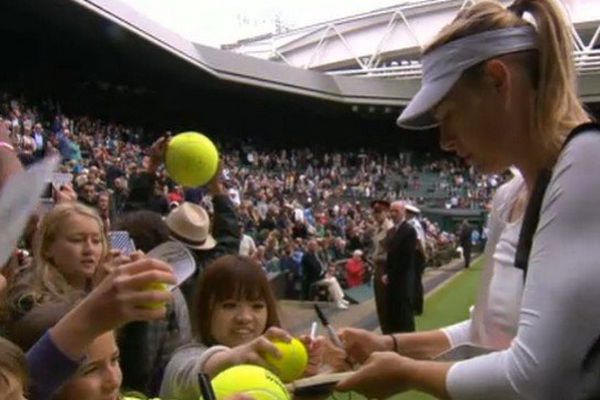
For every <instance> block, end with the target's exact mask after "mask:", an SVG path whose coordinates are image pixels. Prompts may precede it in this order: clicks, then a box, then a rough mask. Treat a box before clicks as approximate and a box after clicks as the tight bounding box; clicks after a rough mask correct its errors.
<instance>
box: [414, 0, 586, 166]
mask: <svg viewBox="0 0 600 400" xmlns="http://www.w3.org/2000/svg"><path fill="white" fill-rule="evenodd" d="M525 13H529V14H530V15H531V17H533V20H534V21H535V22H534V23H535V28H536V31H537V32H538V38H539V44H538V50H537V52H532V55H534V57H533V58H532V57H521V58H517V59H519V60H521V62H522V63H523V67H524V68H525V69H526V70H528V71H529V73H530V76H531V77H532V78H533V79H534V82H533V85H534V89H535V91H536V93H535V104H534V112H533V113H532V116H533V117H532V121H531V126H532V130H531V131H532V135H533V136H532V141H533V142H534V143H536V144H538V145H539V146H540V152H541V154H542V157H543V159H544V160H545V161H546V162H547V163H548V164H551V163H553V162H554V161H555V159H556V157H557V155H558V153H559V151H560V148H561V146H562V143H563V141H564V139H565V137H566V135H567V134H568V133H569V132H570V131H571V130H572V129H573V128H574V127H575V126H577V125H579V124H581V123H583V122H585V121H588V120H589V119H590V117H589V116H588V114H587V113H586V111H585V109H584V107H583V105H582V104H581V102H580V100H579V98H578V96H577V82H576V81H577V75H576V71H575V66H574V64H573V60H572V51H573V48H572V40H571V39H572V38H571V32H570V28H569V21H568V19H567V17H566V16H565V13H564V11H563V8H562V7H561V5H560V4H559V3H558V2H557V1H556V0H516V1H515V2H514V3H513V4H512V5H511V6H510V7H508V8H505V7H504V6H503V5H501V4H500V3H498V2H496V1H482V2H479V3H477V4H475V5H473V6H472V7H470V8H467V9H465V10H462V11H461V12H460V13H459V14H458V15H457V17H456V18H455V20H454V21H453V22H452V23H451V24H450V25H448V26H446V27H445V28H444V29H442V31H441V32H440V33H439V34H438V36H437V38H436V39H435V40H434V42H433V43H432V44H430V45H429V46H428V47H427V48H426V49H425V54H426V53H428V52H430V51H432V50H434V49H436V48H438V47H440V46H442V45H444V44H446V43H448V42H451V41H453V40H456V39H459V38H461V37H465V36H469V35H473V34H476V33H480V32H483V31H486V30H494V29H501V28H510V27H517V26H523V25H527V24H529V22H527V21H526V20H525V19H524V18H523V15H524V14H525ZM530 60H533V62H530ZM477 67H478V66H476V67H473V69H476V68H477Z"/></svg>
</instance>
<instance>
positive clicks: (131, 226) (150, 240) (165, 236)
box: [113, 210, 170, 253]
mask: <svg viewBox="0 0 600 400" xmlns="http://www.w3.org/2000/svg"><path fill="white" fill-rule="evenodd" d="M113 228H114V229H115V230H121V231H127V232H129V235H130V236H131V239H133V243H134V244H135V246H136V248H137V249H138V250H142V251H143V252H144V253H147V252H149V251H150V250H152V249H153V248H155V247H156V246H158V245H159V244H162V243H164V242H167V241H169V240H170V238H169V227H168V226H167V224H166V223H165V221H164V220H163V219H162V217H161V215H160V214H159V213H156V212H154V211H148V210H140V211H132V212H128V213H126V214H123V215H122V216H121V217H119V219H118V220H117V222H116V223H115V224H114V226H113Z"/></svg>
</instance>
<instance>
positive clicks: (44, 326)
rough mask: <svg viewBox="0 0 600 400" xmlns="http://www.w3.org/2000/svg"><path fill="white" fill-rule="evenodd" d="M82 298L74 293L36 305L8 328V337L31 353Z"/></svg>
mask: <svg viewBox="0 0 600 400" xmlns="http://www.w3.org/2000/svg"><path fill="white" fill-rule="evenodd" d="M80 298H81V296H79V295H78V294H75V293H73V294H72V295H70V296H68V297H67V296H64V297H61V298H57V299H52V300H48V301H45V302H43V303H38V304H36V305H35V306H34V307H33V308H32V309H31V310H30V311H29V312H28V313H27V314H25V315H24V316H23V317H22V318H20V319H19V320H16V321H12V322H10V323H9V324H8V325H7V326H6V337H7V338H8V339H9V340H10V341H12V342H13V343H15V344H16V345H17V346H19V347H20V348H21V350H23V351H24V352H27V351H29V349H31V347H33V345H34V344H35V343H36V342H37V341H38V340H40V339H41V338H42V336H44V334H45V333H46V332H47V331H48V330H49V329H50V328H52V327H53V326H54V325H56V324H57V323H58V321H60V320H61V318H62V317H64V316H65V315H66V314H67V313H68V312H69V311H71V309H72V308H73V307H75V305H76V304H77V301H78V300H79V299H80Z"/></svg>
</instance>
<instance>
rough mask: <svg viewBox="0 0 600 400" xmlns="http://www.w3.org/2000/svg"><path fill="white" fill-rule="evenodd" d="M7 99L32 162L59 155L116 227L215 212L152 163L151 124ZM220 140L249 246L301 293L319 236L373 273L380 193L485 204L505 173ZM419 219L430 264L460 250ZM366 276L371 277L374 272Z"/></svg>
mask: <svg viewBox="0 0 600 400" xmlns="http://www.w3.org/2000/svg"><path fill="white" fill-rule="evenodd" d="M0 98H1V102H0V115H3V116H5V118H7V119H9V121H10V127H11V138H12V140H13V143H14V145H15V147H17V148H18V151H19V155H20V158H21V161H22V162H23V164H25V165H27V164H31V163H32V162H35V161H36V160H38V159H40V158H42V157H43V156H44V155H46V154H49V153H53V152H57V153H60V155H61V157H62V160H63V163H62V165H61V167H60V172H62V173H67V174H72V186H73V190H74V191H75V192H76V193H77V194H78V197H79V200H80V201H81V202H82V203H84V204H86V205H88V206H92V207H94V208H96V209H97V210H98V211H99V213H100V215H101V217H102V219H103V221H104V223H105V226H106V229H107V230H110V228H111V224H113V223H114V222H115V220H116V219H117V218H118V217H119V216H120V215H122V214H123V213H124V212H125V211H127V210H128V209H134V208H136V207H135V206H136V204H139V203H140V202H143V203H144V204H145V208H147V209H149V210H151V211H155V212H157V213H160V214H161V215H166V214H168V213H169V211H170V210H172V209H173V208H175V207H177V206H178V205H180V204H181V203H182V202H183V201H190V202H194V203H198V204H201V205H202V206H203V207H205V208H206V209H207V210H208V211H209V213H211V212H212V209H211V207H212V202H211V201H210V196H209V195H207V193H206V192H205V191H204V189H202V188H199V189H188V188H183V187H181V186H179V185H177V184H176V183H175V182H173V181H172V180H170V179H169V178H168V176H167V173H166V171H165V169H164V168H163V167H156V166H155V165H154V164H153V163H152V162H151V150H150V146H149V143H148V142H144V140H146V139H147V138H146V136H145V135H144V132H143V131H142V130H141V129H136V128H132V127H127V126H124V125H120V124H115V123H108V122H105V121H101V120H98V119H94V118H90V117H73V118H71V117H68V116H66V115H64V114H63V113H62V112H61V109H60V106H59V105H58V104H57V103H54V102H52V101H46V102H42V103H40V104H39V105H38V106H34V105H31V104H29V103H28V102H27V101H26V100H25V99H23V98H14V97H10V96H9V95H8V94H1V95H0ZM165 135H166V136H169V135H171V133H170V132H166V133H165ZM220 144H221V146H220V147H221V149H222V160H223V161H222V181H223V183H224V184H225V186H226V189H227V190H228V193H229V197H230V199H231V201H232V202H233V203H234V204H235V206H236V208H237V213H238V218H239V225H240V226H239V229H240V233H241V235H242V241H241V246H240V253H241V254H244V255H249V256H251V257H253V258H255V259H256V260H257V261H259V262H260V263H261V265H263V267H264V268H265V269H266V271H268V272H277V271H281V270H285V271H288V272H290V274H289V276H290V285H289V288H288V289H289V291H290V293H289V294H290V295H292V296H294V295H297V294H298V293H297V292H298V291H299V289H300V288H299V286H300V281H301V275H302V270H301V267H300V265H301V263H300V261H301V257H302V254H303V253H304V252H305V250H306V245H307V243H308V240H309V239H313V238H314V239H316V240H317V243H318V246H319V249H320V257H321V259H322V260H324V261H325V262H327V264H328V265H343V266H346V262H347V260H352V259H353V254H354V255H356V254H357V253H356V251H360V252H361V258H362V260H364V261H365V265H366V267H365V270H366V271H367V272H368V270H369V268H368V265H369V263H368V260H369V256H370V253H371V252H372V250H373V241H372V238H373V233H374V230H375V221H374V219H373V214H372V211H371V209H370V207H369V203H370V202H371V201H372V200H374V199H388V200H394V199H398V198H400V199H405V200H407V201H409V202H411V203H412V204H415V205H417V206H421V207H423V206H431V205H433V206H436V205H437V206H441V207H445V208H484V207H485V206H486V204H487V202H488V201H489V199H490V198H491V194H492V191H493V189H494V188H495V187H497V186H498V185H499V184H500V183H501V181H502V179H503V178H502V177H501V176H495V175H494V176H485V175H480V174H476V173H475V172H474V171H473V170H472V169H471V168H467V167H465V166H464V165H461V164H459V162H458V161H457V160H453V159H434V158H433V157H431V156H425V157H423V158H422V159H420V160H413V159H412V157H411V154H410V153H400V154H399V155H397V156H395V157H393V156H390V155H387V154H382V153H377V152H374V151H367V150H362V149H361V150H358V151H356V152H354V153H339V152H318V151H313V150H310V149H287V150H266V149H264V150H261V149H260V148H259V146H258V145H250V144H248V143H242V144H236V145H235V146H233V145H232V144H231V143H220ZM148 172H149V173H150V174H154V175H155V176H156V179H155V180H154V183H153V185H154V190H153V196H152V197H151V198H150V199H147V198H140V194H138V193H136V190H135V187H137V186H140V185H139V182H136V180H138V181H139V180H144V179H145V173H148ZM421 223H422V225H423V227H424V230H425V232H426V243H427V249H426V250H427V252H428V255H429V258H430V260H435V255H436V254H437V253H438V252H439V251H440V249H444V248H447V247H454V246H455V243H456V237H455V234H454V233H453V232H445V231H443V230H441V229H440V227H439V226H438V225H437V224H436V223H434V222H431V221H430V220H428V219H427V218H424V217H422V218H421ZM350 264H353V262H350ZM350 269H351V268H350ZM348 270H349V269H344V268H342V271H346V272H347V271H348ZM346 272H343V273H342V274H340V275H339V279H340V281H341V283H342V284H343V286H345V287H347V286H348V285H352V284H354V283H356V274H355V273H354V275H352V274H351V275H352V276H350V277H349V276H346ZM363 275H364V278H362V279H364V280H365V281H366V280H368V278H369V274H368V273H365V274H363Z"/></svg>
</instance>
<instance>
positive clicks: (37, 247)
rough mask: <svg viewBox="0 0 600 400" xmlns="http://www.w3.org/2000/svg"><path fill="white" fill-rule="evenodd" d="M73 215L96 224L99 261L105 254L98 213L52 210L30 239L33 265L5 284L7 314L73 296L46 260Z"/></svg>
mask: <svg viewBox="0 0 600 400" xmlns="http://www.w3.org/2000/svg"><path fill="white" fill-rule="evenodd" d="M73 215H83V216H86V217H89V218H92V219H93V220H94V221H96V223H97V224H98V228H99V232H100V238H101V242H102V255H101V257H100V260H101V261H102V260H103V259H104V258H105V257H106V254H107V253H108V242H107V238H106V236H105V234H104V229H103V224H102V220H101V219H100V217H99V216H98V213H97V212H96V211H95V210H94V209H92V208H89V207H87V206H84V205H83V204H80V203H65V204H59V205H57V206H56V207H54V208H53V209H52V210H51V211H50V212H49V213H48V214H46V215H45V216H44V218H43V219H42V222H41V223H40V226H39V227H38V229H37V231H36V233H35V236H34V238H33V261H32V264H31V266H29V267H27V269H26V270H25V271H23V272H22V273H21V274H20V275H18V276H17V277H16V278H15V280H14V281H13V282H10V283H9V290H8V303H9V304H8V306H9V308H10V309H11V312H16V313H17V314H22V313H24V312H26V311H28V310H21V308H22V307H26V308H31V307H32V306H33V305H35V304H36V303H37V302H39V301H41V300H42V299H43V298H44V297H50V298H61V297H63V296H65V295H69V294H70V293H71V292H73V290H74V288H73V287H71V286H70V285H69V283H68V282H67V280H66V279H65V278H64V277H63V275H62V274H61V273H60V272H59V271H58V270H57V268H56V266H55V265H54V264H52V260H49V259H48V258H47V257H46V254H47V252H48V250H49V249H50V246H52V244H54V241H55V240H56V238H57V236H58V233H59V232H60V230H61V229H63V228H64V222H65V220H66V219H67V218H68V217H70V216H73Z"/></svg>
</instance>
